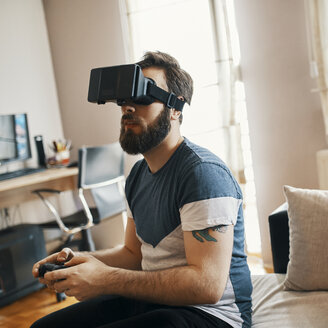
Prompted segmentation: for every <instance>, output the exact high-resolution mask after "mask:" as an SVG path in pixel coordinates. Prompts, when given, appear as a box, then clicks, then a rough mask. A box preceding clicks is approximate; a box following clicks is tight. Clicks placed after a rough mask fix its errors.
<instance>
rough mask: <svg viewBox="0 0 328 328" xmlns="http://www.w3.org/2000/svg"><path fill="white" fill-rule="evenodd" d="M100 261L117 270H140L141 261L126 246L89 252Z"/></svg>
mask: <svg viewBox="0 0 328 328" xmlns="http://www.w3.org/2000/svg"><path fill="white" fill-rule="evenodd" d="M88 254H90V255H92V256H94V257H95V258H97V259H98V260H99V261H101V262H103V263H105V264H107V265H109V266H111V267H115V268H123V269H129V270H140V269H141V261H140V259H138V258H137V256H135V255H134V254H133V253H132V252H131V251H130V250H129V249H128V248H127V247H125V246H124V245H120V246H117V247H115V248H111V249H104V250H97V251H94V252H88Z"/></svg>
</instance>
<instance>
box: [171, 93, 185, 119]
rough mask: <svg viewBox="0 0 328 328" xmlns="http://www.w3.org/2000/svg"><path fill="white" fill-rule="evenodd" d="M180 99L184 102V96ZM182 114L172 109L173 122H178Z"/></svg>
mask: <svg viewBox="0 0 328 328" xmlns="http://www.w3.org/2000/svg"><path fill="white" fill-rule="evenodd" d="M178 99H180V100H182V101H183V100H184V98H183V97H182V96H179V97H178ZM181 113H182V112H181V111H179V110H176V109H175V108H172V110H171V119H172V120H178V119H179V117H180V115H181Z"/></svg>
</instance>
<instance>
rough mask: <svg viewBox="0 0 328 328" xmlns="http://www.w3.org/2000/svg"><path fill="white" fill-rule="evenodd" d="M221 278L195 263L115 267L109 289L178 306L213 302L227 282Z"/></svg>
mask: <svg viewBox="0 0 328 328" xmlns="http://www.w3.org/2000/svg"><path fill="white" fill-rule="evenodd" d="M218 280H219V279H218V277H214V275H212V276H211V275H209V274H205V273H204V272H202V271H201V270H200V269H199V268H197V267H196V266H182V267H175V268H170V269H167V270H160V271H130V270H124V269H113V270H112V272H111V273H110V274H109V276H108V293H110V294H117V295H121V296H125V297H130V298H136V299H141V300H145V301H149V302H154V303H160V304H167V305H176V306H178V305H195V304H214V303H216V302H217V301H218V300H219V299H220V298H221V296H222V294H223V290H224V287H225V283H226V281H223V282H222V281H221V282H219V281H218ZM105 288H106V287H105Z"/></svg>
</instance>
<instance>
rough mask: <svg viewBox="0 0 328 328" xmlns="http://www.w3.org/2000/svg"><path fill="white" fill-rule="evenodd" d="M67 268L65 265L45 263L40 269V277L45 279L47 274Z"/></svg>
mask: <svg viewBox="0 0 328 328" xmlns="http://www.w3.org/2000/svg"><path fill="white" fill-rule="evenodd" d="M65 268H67V267H66V266H65V265H64V264H55V263H44V264H41V265H40V267H39V277H42V278H43V277H44V275H45V274H46V272H48V271H54V270H60V269H65Z"/></svg>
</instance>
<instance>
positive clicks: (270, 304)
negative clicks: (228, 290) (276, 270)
mask: <svg viewBox="0 0 328 328" xmlns="http://www.w3.org/2000/svg"><path fill="white" fill-rule="evenodd" d="M284 279H285V275H284V274H266V275H253V276H252V282H253V294H252V298H253V324H252V327H253V328H328V291H313V292H299V291H297V292H296V291H284V290H283V282H284ZM327 279H328V277H327Z"/></svg>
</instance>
